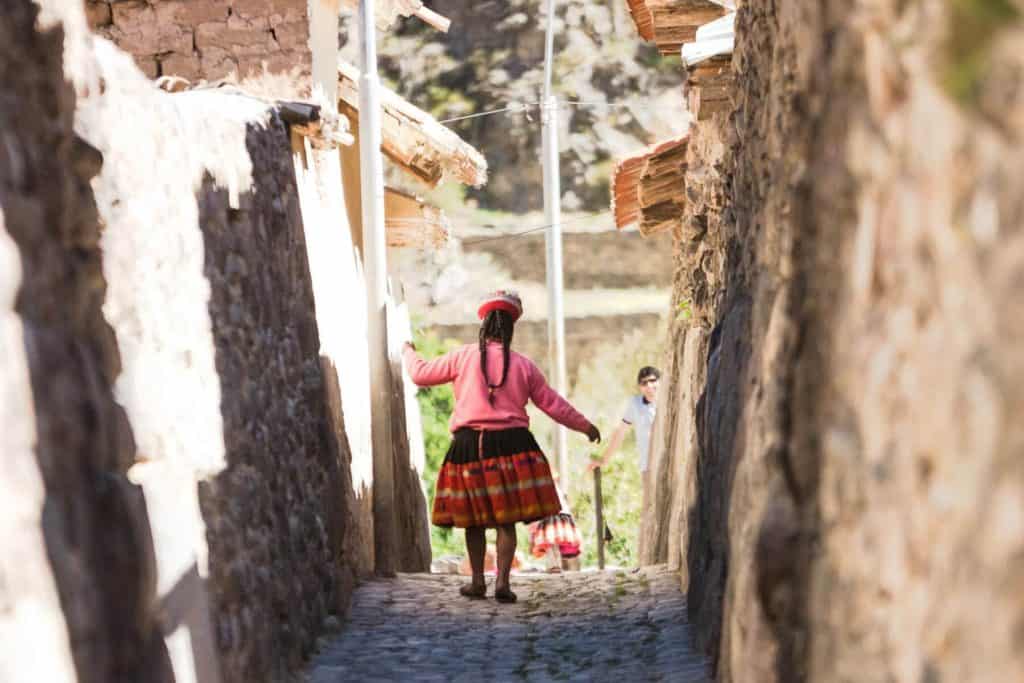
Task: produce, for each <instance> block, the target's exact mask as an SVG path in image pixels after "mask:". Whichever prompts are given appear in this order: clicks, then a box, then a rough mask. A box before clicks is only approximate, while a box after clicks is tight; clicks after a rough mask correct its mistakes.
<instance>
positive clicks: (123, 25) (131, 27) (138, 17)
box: [111, 0, 156, 32]
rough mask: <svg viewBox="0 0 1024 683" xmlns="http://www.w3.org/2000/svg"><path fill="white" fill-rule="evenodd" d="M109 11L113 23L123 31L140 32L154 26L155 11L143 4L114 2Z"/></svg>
mask: <svg viewBox="0 0 1024 683" xmlns="http://www.w3.org/2000/svg"><path fill="white" fill-rule="evenodd" d="M111 10H112V13H113V20H114V23H115V24H116V25H117V26H118V27H119V28H120V29H121V30H123V31H127V32H133V31H142V30H143V28H144V27H147V26H152V25H154V24H156V11H155V10H154V9H153V7H152V6H151V5H148V4H146V3H145V2H137V1H135V0H133V1H132V2H115V3H114V4H113V5H112V6H111Z"/></svg>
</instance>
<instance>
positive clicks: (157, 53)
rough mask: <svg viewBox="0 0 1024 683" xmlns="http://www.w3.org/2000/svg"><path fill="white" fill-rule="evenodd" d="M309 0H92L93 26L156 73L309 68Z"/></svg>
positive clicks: (206, 75)
mask: <svg viewBox="0 0 1024 683" xmlns="http://www.w3.org/2000/svg"><path fill="white" fill-rule="evenodd" d="M306 3H307V0H86V12H87V15H88V19H89V23H90V25H91V26H92V27H93V28H94V29H95V30H96V32H97V33H99V34H100V35H101V36H103V37H105V38H108V39H110V40H111V41H113V42H114V44H116V45H117V46H118V47H120V48H121V49H122V50H124V51H126V52H128V53H129V54H131V55H132V56H133V57H134V58H135V62H136V63H137V64H138V66H139V68H140V69H142V72H143V73H145V74H146V75H147V76H149V77H150V78H156V77H158V76H181V77H183V78H186V79H188V80H192V81H195V80H199V79H206V80H216V79H220V78H224V77H225V76H228V75H229V74H235V75H237V76H238V77H240V78H245V77H248V76H254V75H259V74H261V73H263V72H264V71H268V72H270V73H282V72H290V71H292V70H293V69H298V70H299V71H300V72H302V73H309V69H310V64H311V56H310V51H309V45H308V42H309V22H308V19H307V12H306Z"/></svg>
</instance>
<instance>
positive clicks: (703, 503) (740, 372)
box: [686, 299, 750, 672]
mask: <svg viewBox="0 0 1024 683" xmlns="http://www.w3.org/2000/svg"><path fill="white" fill-rule="evenodd" d="M749 339H750V301H749V300H747V299H741V300H739V301H736V302H735V303H733V305H732V306H731V310H730V311H729V312H728V313H727V314H726V315H725V317H724V319H723V320H722V321H721V322H720V323H719V324H718V325H717V326H716V327H715V329H714V330H713V331H712V333H711V338H710V340H709V343H708V359H707V383H706V385H705V388H704V392H703V394H702V395H701V397H700V399H699V400H698V402H697V410H696V413H697V438H698V442H699V443H700V453H699V455H698V458H697V464H696V469H697V487H696V490H697V495H696V500H695V501H694V504H693V505H692V506H691V507H690V510H689V522H688V523H689V543H688V548H687V553H686V556H687V565H688V571H689V576H690V585H689V589H688V593H687V611H688V612H689V616H690V619H691V620H692V622H693V623H694V624H696V625H698V628H697V642H698V645H699V646H700V648H701V649H702V650H703V651H705V652H708V653H710V654H711V656H712V662H713V667H714V669H715V671H716V672H717V669H718V655H719V647H720V642H721V633H722V616H723V614H724V611H725V608H724V604H725V595H726V582H727V579H728V576H729V545H730V540H731V539H730V536H729V509H730V502H731V499H732V491H733V481H734V479H735V474H736V464H737V459H736V453H737V452H739V451H740V450H741V449H742V443H737V436H738V435H739V437H740V439H742V438H743V437H742V434H738V432H741V427H742V425H741V420H742V411H743V387H744V380H745V377H746V363H747V361H748V359H749V358H750V342H749Z"/></svg>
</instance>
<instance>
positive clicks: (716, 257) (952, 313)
mask: <svg viewBox="0 0 1024 683" xmlns="http://www.w3.org/2000/svg"><path fill="white" fill-rule="evenodd" d="M1010 4H1012V3H963V4H962V5H958V6H957V7H955V8H950V7H947V6H945V4H943V3H917V4H910V5H908V4H906V3H896V2H883V3H880V4H879V3H875V4H874V5H872V7H871V8H858V7H856V6H854V5H851V4H849V3H839V2H834V3H824V4H821V3H789V4H787V5H786V6H785V8H783V7H781V6H779V5H777V4H775V3H769V2H762V1H760V0H753V1H751V2H746V3H744V4H743V7H742V8H741V10H740V13H739V16H738V23H737V42H736V50H735V53H734V55H733V62H732V64H733V70H734V74H735V83H734V85H733V94H732V96H733V105H734V106H733V107H732V111H731V112H728V113H727V114H725V115H722V116H721V117H718V118H716V119H715V120H714V121H712V122H711V125H714V126H715V127H714V130H709V129H708V128H706V127H705V126H706V125H708V124H707V123H706V122H702V123H701V124H699V125H698V126H697V127H696V130H695V131H694V133H693V134H692V137H693V139H694V140H699V139H701V137H702V136H703V137H704V139H705V140H709V141H713V140H714V139H716V138H717V139H720V140H721V141H722V142H723V143H724V148H718V147H715V146H709V147H708V148H707V149H705V151H704V152H700V153H698V155H697V156H696V157H695V158H694V159H693V160H692V163H691V173H690V175H689V176H688V178H687V193H688V199H689V200H690V201H691V202H692V207H691V213H692V218H693V219H695V220H689V219H688V218H684V220H683V222H682V224H681V226H680V228H679V231H678V234H677V244H678V246H679V250H678V253H677V266H678V267H677V283H676V304H677V305H679V304H683V303H684V302H685V303H686V304H687V306H686V307H685V310H686V312H687V314H686V315H683V316H681V317H682V318H683V320H682V321H680V322H678V323H677V326H676V328H675V330H674V332H673V340H672V346H671V352H672V363H671V372H670V381H669V382H667V383H665V384H666V386H665V387H664V389H663V391H664V392H665V395H666V398H667V399H668V400H669V401H673V402H674V405H673V406H672V408H671V409H669V410H666V411H663V412H662V413H661V414H660V415H659V419H660V421H661V424H660V425H659V426H658V428H657V429H658V432H659V434H660V436H659V438H658V440H657V444H656V447H655V448H656V456H655V458H656V460H655V466H656V467H660V468H661V469H659V470H658V471H659V472H661V473H663V474H666V476H667V477H668V478H667V479H658V480H657V481H656V485H655V486H654V488H653V496H652V500H651V503H650V506H649V508H648V510H647V514H646V516H645V526H644V535H643V538H644V543H645V546H644V552H645V559H646V560H647V561H653V560H654V559H656V558H658V559H669V560H671V561H673V562H675V563H679V564H681V565H682V566H683V567H684V568H685V569H686V571H685V573H684V575H685V577H686V582H687V587H688V591H689V602H688V607H689V609H690V611H691V615H692V616H693V618H694V620H695V623H696V626H697V633H698V638H699V640H700V641H701V643H702V644H703V645H704V646H705V647H707V648H708V649H709V650H710V651H711V652H713V653H714V654H715V655H716V657H717V673H718V677H719V679H720V680H723V681H771V680H777V681H794V680H813V681H849V680H857V681H883V680H900V681H939V680H956V681H1012V680H1018V679H1020V678H1021V677H1022V676H1024V657H1022V654H1021V653H1022V652H1024V649H1022V648H1021V641H1020V638H1021V635H1020V634H1021V631H1020V624H1021V623H1022V619H1024V603H1022V602H1021V595H1024V592H1022V589H1024V562H1022V559H1021V558H1022V557H1024V555H1022V548H1024V533H1022V529H1024V469H1022V467H1024V459H1022V458H1021V453H1022V452H1024V450H1022V448H1024V426H1022V425H1021V424H1020V421H1019V420H1015V419H1014V416H1016V415H1018V414H1020V413H1021V410H1022V408H1024V391H1022V389H1021V387H1022V386H1024V385H1022V381H1021V380H1022V379H1024V355H1022V354H1021V353H1020V349H1021V348H1022V341H1024V308H1022V304H1021V301H1022V297H1021V295H1022V294H1024V277H1022V275H1024V205H1022V204H1021V201H1020V193H1019V191H1018V190H1017V187H1019V182H1017V180H1016V179H1018V178H1019V177H1020V176H1021V173H1022V172H1024V155H1022V154H1021V153H1020V151H1019V143H1018V140H1019V139H1020V136H1021V134H1022V133H1024V90H1022V89H1021V87H1020V79H1019V74H1020V73H1021V69H1022V68H1024V65H1022V59H1024V58H1022V55H1024V33H1022V26H1021V19H1020V13H1019V11H1018V10H1014V9H1012V8H1010ZM989 5H992V6H995V5H999V7H997V8H996V9H995V10H994V11H995V14H993V13H992V12H989V11H988V10H987V9H986V8H988V6H989ZM988 9H991V8H988ZM993 17H998V20H993ZM964 27H970V30H966V29H965V28H964ZM1013 74H1017V76H1014V75H1013ZM695 168H696V169H697V170H698V171H699V172H696V171H694V169H695ZM719 198H720V200H721V203H720V204H716V202H717V201H718V199H719ZM709 206H710V207H712V208H713V211H712V212H711V213H710V214H709V213H707V212H706V210H705V208H706V207H709Z"/></svg>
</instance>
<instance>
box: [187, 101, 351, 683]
mask: <svg viewBox="0 0 1024 683" xmlns="http://www.w3.org/2000/svg"><path fill="white" fill-rule="evenodd" d="M246 147H247V150H248V153H249V157H250V158H251V160H252V165H253V189H252V190H251V191H250V192H248V193H246V194H243V195H241V196H240V197H239V199H238V202H237V208H233V207H232V205H231V203H230V201H229V193H228V191H227V190H225V189H220V188H217V187H215V185H214V182H213V180H212V178H210V177H209V176H207V178H206V179H205V181H204V184H203V188H202V190H201V192H200V194H199V224H200V228H201V230H202V235H203V242H204V253H205V263H204V274H205V275H206V278H207V279H208V281H209V283H210V290H211V292H210V299H209V314H210V321H211V326H212V332H213V338H214V345H215V363H216V369H217V375H218V378H219V383H220V392H221V406H220V408H221V414H222V418H223V434H224V447H225V453H226V461H227V467H226V468H225V469H224V470H223V471H222V472H221V473H220V474H218V475H217V476H216V477H215V478H213V479H212V480H209V481H207V482H203V483H202V484H200V491H199V493H200V506H201V510H202V515H203V518H204V520H205V522H206V526H207V542H208V545H209V551H210V567H209V569H210V582H211V587H212V589H213V595H214V597H215V601H216V605H215V609H214V611H215V614H216V619H217V624H216V627H215V630H216V633H217V635H218V647H219V650H220V654H221V662H222V669H223V672H224V677H225V680H227V681H249V680H265V679H267V678H268V677H269V678H270V679H272V680H281V679H283V678H284V677H286V676H287V675H288V674H289V673H290V672H293V671H295V670H297V669H298V668H299V667H300V666H301V664H302V662H303V660H304V659H305V658H307V657H308V656H309V655H310V654H312V651H313V647H314V643H315V641H316V637H317V635H319V633H321V632H322V630H323V629H322V624H323V620H324V619H325V618H326V617H327V616H328V615H330V614H338V613H340V612H342V611H343V607H344V605H343V602H342V601H343V599H344V597H345V592H344V590H343V585H342V584H343V583H345V582H349V581H351V577H348V578H347V579H346V578H343V577H341V576H340V562H341V560H342V559H343V557H342V552H343V545H342V540H343V538H344V536H345V520H344V519H343V516H342V514H341V510H342V507H343V506H342V505H341V504H340V502H339V497H342V496H345V497H350V499H354V498H355V493H354V492H353V491H351V490H349V489H348V488H344V487H343V485H344V483H345V482H344V481H343V475H342V474H341V473H340V471H339V462H338V448H337V444H336V442H334V441H333V439H332V438H330V437H329V433H328V431H329V430H328V419H327V414H326V411H325V402H324V380H323V373H322V369H321V360H320V356H319V346H320V341H319V336H318V331H317V324H316V312H315V306H314V301H313V292H312V285H311V279H310V271H309V264H308V261H307V254H306V244H305V239H304V232H303V226H302V218H301V213H300V210H299V203H298V197H297V193H296V187H295V176H294V168H293V167H292V165H291V163H290V160H291V150H290V147H289V145H288V136H287V131H286V130H284V127H283V124H282V123H280V122H279V121H277V120H276V119H272V120H271V122H270V123H269V125H268V126H267V127H262V126H258V125H253V124H249V126H248V128H247V133H246ZM332 445H333V447H332ZM349 485H350V484H349Z"/></svg>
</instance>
